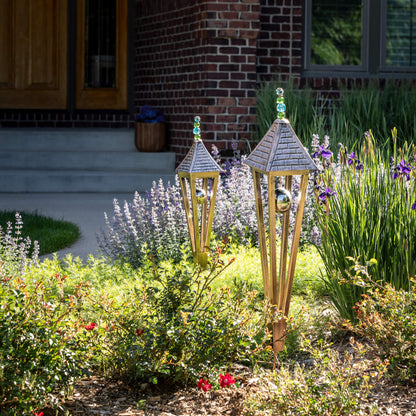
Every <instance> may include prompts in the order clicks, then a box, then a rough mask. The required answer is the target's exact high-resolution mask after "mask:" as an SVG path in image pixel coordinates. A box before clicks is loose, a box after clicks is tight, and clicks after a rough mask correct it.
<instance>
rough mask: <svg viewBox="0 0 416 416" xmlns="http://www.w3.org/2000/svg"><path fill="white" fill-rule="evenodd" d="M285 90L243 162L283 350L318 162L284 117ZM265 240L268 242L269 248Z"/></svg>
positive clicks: (277, 344)
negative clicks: (296, 181)
mask: <svg viewBox="0 0 416 416" xmlns="http://www.w3.org/2000/svg"><path fill="white" fill-rule="evenodd" d="M283 93H284V92H283V89H282V88H278V89H277V90H276V94H277V100H276V104H277V106H276V109H277V119H276V120H275V121H274V122H273V124H272V126H271V127H270V129H269V130H268V132H267V133H266V135H265V136H264V137H263V138H262V140H261V141H260V142H259V144H258V145H257V146H256V148H255V149H254V150H253V151H252V153H251V154H250V155H249V156H248V157H247V159H246V160H245V163H246V164H247V165H248V166H250V167H251V168H252V173H253V179H254V193H255V195H254V196H255V200H256V214H257V224H258V234H259V248H260V255H261V265H262V273H263V283H264V292H265V296H266V298H267V299H268V300H269V302H270V304H271V305H272V307H273V308H274V309H275V310H277V312H279V313H281V314H282V316H283V318H281V319H280V320H279V321H278V322H275V323H274V324H273V351H274V352H275V354H276V353H277V352H278V351H281V350H283V347H284V342H285V341H284V336H285V331H286V317H287V316H288V313H289V306H290V299H291V296H292V287H293V279H294V275H295V266H296V257H297V252H298V248H299V237H300V232H301V226H302V218H303V210H304V207H305V200H306V189H307V184H308V177H309V173H310V171H311V170H315V169H317V168H316V165H315V164H314V162H313V160H312V159H311V157H310V156H309V154H308V152H307V151H306V150H305V148H304V147H303V145H302V143H301V142H300V141H299V139H298V137H297V136H296V134H295V132H294V131H293V129H292V126H291V125H290V123H289V120H287V119H286V118H285V111H286V106H285V104H284V97H283ZM262 175H263V177H264V178H265V179H266V182H267V207H268V214H269V215H268V218H269V220H268V221H269V224H268V230H269V238H268V239H267V237H266V226H265V216H264V206H263V199H262V185H261V176H262ZM294 175H300V176H301V182H300V190H299V196H298V203H297V208H296V214H295V223H294V230H293V239H292V244H291V251H290V257H289V264H287V260H288V244H289V220H290V207H291V204H292V197H291V190H292V178H293V176H294ZM278 177H280V178H282V181H283V178H284V187H279V186H277V178H278ZM277 215H281V216H282V218H281V224H282V232H281V245H280V262H279V266H278V263H277V242H276V221H277ZM267 241H268V242H269V244H268V247H267Z"/></svg>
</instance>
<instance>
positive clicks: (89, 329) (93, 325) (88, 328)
mask: <svg viewBox="0 0 416 416" xmlns="http://www.w3.org/2000/svg"><path fill="white" fill-rule="evenodd" d="M96 326H97V325H96V324H95V323H94V322H91V323H90V324H88V325H85V326H84V328H85V329H86V330H87V331H91V330H92V329H94V328H95V327H96Z"/></svg>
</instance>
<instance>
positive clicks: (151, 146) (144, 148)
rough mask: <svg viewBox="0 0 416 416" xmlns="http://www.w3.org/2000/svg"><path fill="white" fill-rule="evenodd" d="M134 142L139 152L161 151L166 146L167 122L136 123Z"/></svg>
mask: <svg viewBox="0 0 416 416" xmlns="http://www.w3.org/2000/svg"><path fill="white" fill-rule="evenodd" d="M134 144H135V145H136V149H137V150H138V151H139V152H161V151H162V150H163V149H164V148H165V146H166V124H165V123H136V125H135V131H134Z"/></svg>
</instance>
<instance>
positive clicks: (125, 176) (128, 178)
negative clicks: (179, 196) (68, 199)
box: [0, 170, 175, 193]
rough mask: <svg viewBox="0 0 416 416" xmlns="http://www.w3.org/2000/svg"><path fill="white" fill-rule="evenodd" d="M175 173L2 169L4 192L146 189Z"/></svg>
mask: <svg viewBox="0 0 416 416" xmlns="http://www.w3.org/2000/svg"><path fill="white" fill-rule="evenodd" d="M159 179H162V180H163V183H164V184H167V183H168V182H170V183H174V180H175V175H174V174H173V173H172V174H168V173H162V174H161V173H160V172H158V171H155V172H104V171H81V170H78V171H50V170H46V171H45V170H0V190H1V192H11V193H12V192H19V193H26V192H115V193H117V192H135V191H138V192H145V191H147V190H149V189H150V188H151V187H152V184H153V182H154V181H156V182H157V181H159Z"/></svg>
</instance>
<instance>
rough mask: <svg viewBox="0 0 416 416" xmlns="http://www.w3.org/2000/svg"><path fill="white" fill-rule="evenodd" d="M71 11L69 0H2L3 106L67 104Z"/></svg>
mask: <svg viewBox="0 0 416 416" xmlns="http://www.w3.org/2000/svg"><path fill="white" fill-rule="evenodd" d="M67 13H68V6H67V0H1V1H0V51H1V59H0V108H39V109H42V108H57V109H61V108H66V106H67V53H66V51H67V33H68V30H67V20H68V19H67ZM63 51H64V52H63Z"/></svg>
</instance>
